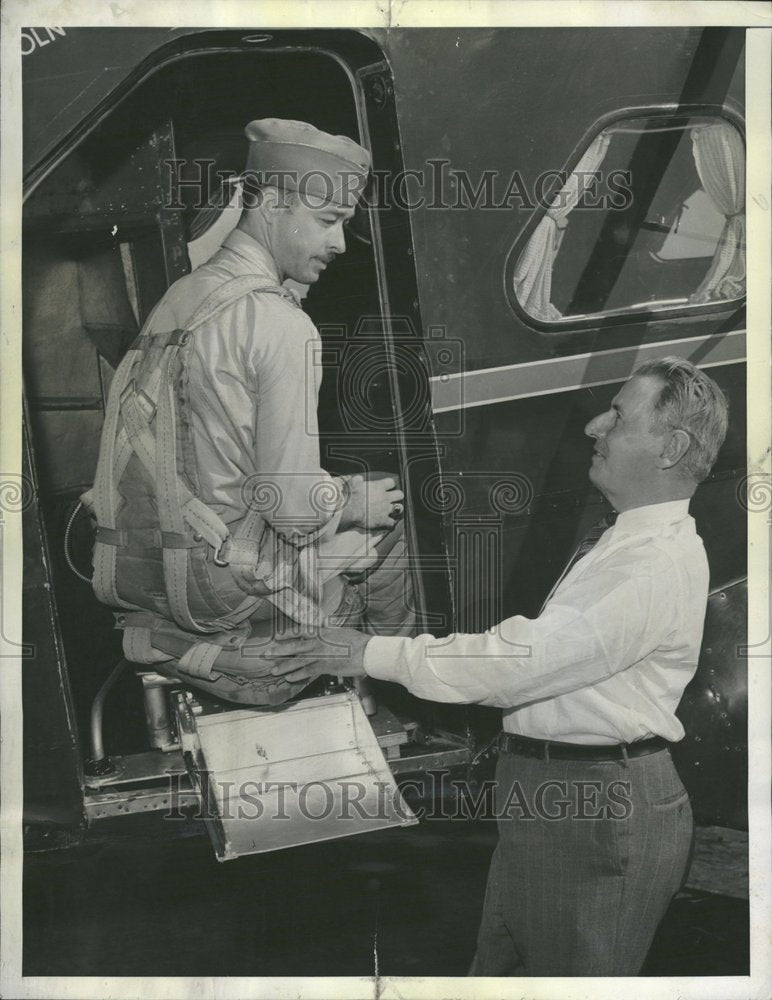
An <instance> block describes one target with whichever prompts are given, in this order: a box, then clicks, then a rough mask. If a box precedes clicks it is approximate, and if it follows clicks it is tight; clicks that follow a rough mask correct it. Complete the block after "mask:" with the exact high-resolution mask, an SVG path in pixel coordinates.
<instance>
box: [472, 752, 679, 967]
mask: <svg viewBox="0 0 772 1000" xmlns="http://www.w3.org/2000/svg"><path fill="white" fill-rule="evenodd" d="M496 779H497V791H496V795H497V817H498V824H499V843H498V846H497V848H496V850H495V853H494V855H493V860H492V863H491V869H490V873H489V876H488V887H487V891H486V895H485V904H484V909H483V916H482V922H481V926H480V931H479V937H478V943H477V954H476V956H475V960H474V962H473V964H472V968H471V969H470V975H476V976H634V975H636V974H637V973H638V972H639V971H640V968H641V966H642V964H643V962H644V960H645V958H646V954H647V952H648V950H649V947H650V945H651V941H652V938H653V937H654V933H655V931H656V929H657V925H658V924H659V922H660V920H661V919H662V917H663V915H664V913H665V910H666V909H667V906H668V904H669V902H670V900H671V899H672V897H673V895H674V894H675V893H676V892H677V891H678V890H679V888H680V887H681V885H682V883H683V881H684V878H685V876H686V870H687V865H688V861H689V855H690V849H691V843H692V833H693V823H692V812H691V806H690V805H689V798H688V795H687V793H686V791H685V789H684V787H683V785H682V783H681V781H680V779H679V777H678V774H677V773H676V770H675V767H674V766H673V762H672V759H671V757H670V752H669V751H668V750H661V751H659V752H657V753H653V754H648V755H646V756H641V757H633V758H630V759H629V760H627V761H625V760H622V761H620V762H618V763H617V762H616V761H612V762H605V761H603V762H592V761H574V760H558V759H554V758H553V759H552V760H551V761H547V760H542V759H538V758H537V759H535V758H531V757H526V756H520V755H517V754H512V753H502V754H501V756H500V758H499V762H498V768H497V772H496ZM507 807H509V808H507ZM504 812H506V814H505V815H502V813H504Z"/></svg>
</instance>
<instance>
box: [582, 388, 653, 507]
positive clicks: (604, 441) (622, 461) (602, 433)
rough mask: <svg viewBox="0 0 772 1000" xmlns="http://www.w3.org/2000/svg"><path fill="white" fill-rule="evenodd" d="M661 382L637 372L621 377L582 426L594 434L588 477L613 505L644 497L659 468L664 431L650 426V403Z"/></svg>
mask: <svg viewBox="0 0 772 1000" xmlns="http://www.w3.org/2000/svg"><path fill="white" fill-rule="evenodd" d="M661 389H662V382H661V380H660V379H659V378H656V377H654V376H650V375H642V376H639V377H638V378H631V379H630V380H629V381H628V382H625V384H624V386H623V387H622V389H621V390H620V391H619V392H618V393H617V395H616V396H615V397H614V398H613V399H612V401H611V406H610V407H609V409H608V410H607V411H606V412H605V413H600V414H598V416H597V417H594V418H593V419H592V420H591V421H590V422H589V424H587V426H586V427H585V429H584V432H585V434H587V435H588V436H589V437H592V438H595V452H594V454H593V457H592V465H591V466H590V482H591V483H593V485H595V486H597V487H598V489H599V490H600V491H601V492H602V493H603V494H604V495H605V496H606V497H607V498H608V500H610V501H611V503H612V504H613V505H614V507H615V509H616V510H617V511H620V512H621V511H623V510H628V509H629V508H631V507H637V506H639V505H640V504H641V503H645V502H646V498H647V496H648V494H649V493H650V491H651V487H652V484H653V482H654V481H655V479H656V477H657V473H658V471H659V470H660V469H661V467H662V466H661V464H660V458H661V456H662V447H663V441H664V435H662V434H658V433H655V432H653V431H652V429H651V426H652V421H653V417H654V404H655V403H656V401H657V399H658V398H659V394H660V391H661Z"/></svg>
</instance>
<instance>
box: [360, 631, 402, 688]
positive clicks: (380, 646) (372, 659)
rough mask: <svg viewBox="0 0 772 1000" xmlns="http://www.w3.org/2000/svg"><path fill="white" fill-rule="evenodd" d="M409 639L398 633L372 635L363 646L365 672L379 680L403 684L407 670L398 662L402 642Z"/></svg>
mask: <svg viewBox="0 0 772 1000" xmlns="http://www.w3.org/2000/svg"><path fill="white" fill-rule="evenodd" d="M409 641H410V640H409V639H405V638H404V637H403V636H399V635H374V636H373V637H372V639H371V640H370V641H369V642H368V643H367V645H366V646H365V655H364V661H363V662H364V668H365V673H367V674H369V676H370V677H375V678H376V679H377V680H380V681H396V682H397V683H398V684H404V683H405V681H404V680H403V679H402V678H403V675H406V673H407V672H406V670H405V667H404V664H402V663H401V662H400V660H401V657H400V652H401V650H402V646H403V645H404V643H405V642H409Z"/></svg>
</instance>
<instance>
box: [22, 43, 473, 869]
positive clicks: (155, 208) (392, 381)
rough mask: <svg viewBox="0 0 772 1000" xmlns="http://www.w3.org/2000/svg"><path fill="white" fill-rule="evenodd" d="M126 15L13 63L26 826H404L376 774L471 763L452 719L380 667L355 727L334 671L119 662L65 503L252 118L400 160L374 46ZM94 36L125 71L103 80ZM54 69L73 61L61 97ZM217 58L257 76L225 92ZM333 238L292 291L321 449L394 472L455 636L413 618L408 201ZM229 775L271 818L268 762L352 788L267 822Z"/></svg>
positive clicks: (419, 512) (423, 468)
mask: <svg viewBox="0 0 772 1000" xmlns="http://www.w3.org/2000/svg"><path fill="white" fill-rule="evenodd" d="M129 34H130V35H131V38H130V40H129V41H130V44H129V45H128V46H127V40H126V37H125V35H126V33H125V32H124V31H118V32H116V31H110V30H109V29H107V30H100V29H65V31H64V33H63V34H62V35H58V36H56V39H55V42H54V43H52V44H51V45H50V47H49V48H48V49H46V50H42V49H41V50H40V51H38V52H36V53H34V55H33V56H32V57H31V58H30V59H29V60H28V61H27V62H26V63H25V74H26V75H25V113H26V115H27V122H26V126H25V163H26V166H27V178H28V187H27V197H26V202H25V208H24V245H23V275H24V277H23V281H24V298H25V314H24V374H25V414H26V420H25V435H26V437H25V440H26V442H27V452H26V454H27V458H28V461H29V465H28V466H27V468H26V470H25V476H27V480H25V481H26V482H28V483H29V485H30V490H29V494H30V496H29V499H30V503H29V504H28V506H27V509H26V511H25V523H26V526H27V532H28V538H27V548H26V557H27V560H28V564H29V569H28V571H27V573H26V574H25V597H26V601H25V605H26V612H25V642H28V643H29V644H31V645H34V646H35V648H36V649H37V651H38V653H37V655H36V657H35V658H34V661H31V663H30V666H29V668H27V669H26V670H25V674H24V691H25V694H24V697H25V706H24V707H25V739H26V751H27V757H26V773H25V792H26V809H27V814H28V816H29V819H30V825H29V829H28V834H29V843H30V845H31V846H46V845H51V844H64V843H67V842H70V841H72V840H77V839H78V838H79V837H80V836H82V834H83V832H84V830H85V828H86V827H88V826H92V827H93V826H95V825H99V823H100V822H101V821H107V820H115V819H116V818H117V817H125V816H127V815H136V814H145V813H155V814H158V813H164V814H167V813H168V812H169V810H170V809H171V810H175V809H179V808H183V809H189V810H192V811H193V812H196V811H197V810H200V809H201V808H204V809H205V810H207V811H206V812H205V815H204V818H205V820H206V822H207V825H208V827H209V829H210V833H212V836H213V840H214V842H215V846H216V850H217V855H218V857H220V858H221V859H228V858H231V857H236V856H238V855H240V854H242V853H251V852H253V851H261V850H266V849H275V848H277V847H281V846H288V845H290V844H294V843H305V842H308V841H313V840H322V839H326V838H327V837H330V836H342V835H347V834H351V833H356V832H360V831H361V830H363V829H378V828H381V827H383V826H384V825H389V824H393V823H397V824H400V825H404V824H406V823H407V824H409V823H413V822H415V818H414V817H413V815H412V813H411V811H410V809H409V807H408V806H407V805H406V803H405V802H404V800H403V799H402V798H401V796H400V795H399V793H398V791H397V789H396V786H395V783H394V777H393V776H392V775H393V774H400V773H405V772H415V771H419V772H420V771H424V772H425V771H426V770H428V769H430V768H432V767H439V766H465V765H466V764H467V763H468V762H469V761H470V760H471V758H472V739H471V736H470V734H469V733H468V732H467V731H465V730H463V728H462V729H461V730H459V729H458V727H455V731H454V727H453V725H450V724H449V725H447V726H444V725H443V724H442V710H438V709H437V707H436V706H432V705H430V704H426V703H421V702H419V701H418V699H415V698H412V697H411V696H409V695H407V694H406V693H404V692H402V691H401V690H400V689H397V688H396V686H391V685H379V686H378V691H377V699H378V706H377V711H376V713H375V715H373V716H372V717H371V718H370V719H369V720H368V718H367V717H366V716H365V714H364V712H363V711H362V708H361V705H360V704H359V701H358V699H357V697H356V696H355V695H354V694H353V693H351V692H350V691H346V690H341V689H340V687H335V686H334V685H333V687H332V689H331V688H330V686H329V685H327V686H326V685H324V684H319V685H317V687H316V688H315V689H309V691H308V692H304V695H305V694H306V693H307V694H308V695H309V697H304V698H303V700H302V701H299V702H297V703H292V704H290V705H289V706H285V707H283V708H282V709H279V710H273V711H268V712H266V711H262V712H261V711H249V710H243V709H241V710H233V709H232V707H228V706H224V705H222V704H203V705H202V703H201V701H202V700H203V701H206V699H200V698H199V696H195V697H194V696H193V695H192V694H191V693H190V692H189V691H185V690H184V688H183V686H182V685H180V684H176V685H171V686H170V685H169V684H168V683H166V682H164V681H163V679H162V678H160V677H159V676H158V675H154V674H153V673H152V672H150V671H147V670H146V669H132V668H131V665H127V664H126V663H125V661H122V655H121V650H120V642H119V634H118V633H116V631H115V630H114V629H113V628H112V626H111V615H110V613H109V611H108V609H106V608H104V607H102V606H100V605H98V604H97V603H96V601H95V600H94V597H93V594H92V592H91V587H90V583H89V577H90V565H89V552H90V546H91V527H90V524H89V523H88V518H87V517H86V516H85V515H84V513H83V512H82V511H81V510H78V508H77V506H76V501H77V498H78V496H79V495H80V494H81V493H82V492H83V490H84V488H86V487H88V486H89V484H90V482H91V481H92V478H93V474H94V468H95V464H96V457H97V451H98V444H99V436H100V430H101V425H102V420H103V414H104V407H105V398H106V392H107V389H108V387H109V382H110V379H111V376H112V372H113V371H114V369H115V366H116V365H117V363H118V362H119V360H120V358H121V357H122V356H123V353H124V352H125V351H126V349H127V347H128V345H129V344H130V343H131V341H132V340H133V339H134V337H135V336H136V333H137V330H138V329H139V327H140V326H141V324H142V323H143V321H144V320H145V318H146V317H147V315H148V312H149V311H150V309H151V308H152V306H153V305H154V303H155V302H156V301H157V300H158V298H159V297H160V296H161V295H162V294H163V292H164V291H165V289H166V288H167V287H168V286H169V285H170V284H171V283H172V282H173V281H174V280H176V278H178V277H180V276H181V275H182V274H184V273H186V272H187V271H188V270H189V268H190V266H191V258H192V259H193V260H194V263H195V262H196V260H197V255H200V254H201V253H202V249H201V248H202V245H204V244H206V242H207V240H208V239H209V240H211V238H212V233H213V232H214V230H216V229H217V225H218V224H219V225H220V226H222V224H223V218H224V217H225V216H226V215H227V212H228V209H227V208H225V206H226V205H227V199H226V201H225V202H222V201H218V197H220V196H221V194H222V189H221V188H220V186H219V185H220V181H221V175H227V174H229V173H230V174H233V173H237V172H238V171H239V170H240V169H241V166H242V164H243V161H244V153H245V140H244V138H243V126H244V123H245V122H246V121H248V120H250V119H253V118H255V117H269V116H283V117H287V118H297V119H302V120H309V121H313V122H315V123H316V124H318V126H319V127H321V128H323V129H326V130H328V131H331V132H333V133H341V134H347V135H351V136H353V137H356V138H359V139H360V140H361V141H363V142H365V144H367V145H368V146H369V148H370V149H371V151H372V154H373V162H374V167H375V169H377V170H381V171H385V172H387V173H389V174H398V173H399V172H400V171H401V170H402V169H403V164H402V158H401V141H400V135H399V129H398V125H397V117H396V109H395V104H394V86H393V81H392V78H391V72H390V68H389V65H388V63H387V62H386V61H385V58H384V53H383V51H382V50H381V48H380V47H379V46H378V45H377V44H376V43H375V42H374V41H373V40H372V39H371V38H367V37H365V36H363V35H361V34H358V33H354V32H349V31H321V32H277V33H272V34H270V35H269V34H255V33H245V32H233V31H217V32H211V31H196V30H192V31H174V32H171V33H170V32H165V31H160V30H159V31H153V30H147V31H145V30H142V31H139V32H138V33H137V34H132V32H129ZM113 47H114V51H113ZM106 49H110V50H111V51H113V54H114V56H115V59H114V60H113V59H112V58H111V59H110V60H109V61H110V63H111V64H112V65H114V66H116V67H117V69H116V70H114V71H111V73H110V74H108V75H103V76H99V75H98V74H97V73H96V68H95V67H96V65H97V64H98V65H100V66H101V65H103V63H104V59H105V54H106ZM49 50H50V51H49ZM76 60H77V63H76ZM55 64H56V65H59V64H61V66H62V67H69V72H65V73H64V74H63V77H62V81H63V82H61V84H60V88H59V90H58V91H57V93H56V94H52V93H51V90H50V86H49V81H50V78H51V74H52V72H53V68H55ZM76 64H77V65H79V69H78V71H77V73H73V71H72V69H73V66H74V65H76ZM89 67H91V68H93V70H94V87H93V88H91V89H90V91H88V92H86V91H83V90H82V89H81V88H80V83H82V79H83V73H88V72H90V69H89ZM234 74H235V75H237V76H239V77H240V78H243V79H244V80H245V81H249V82H248V83H247V84H246V85H245V87H243V88H239V92H240V96H238V97H237V96H234V91H233V87H232V81H233V79H234ZM68 88H71V89H70V91H69V92H68ZM54 100H56V101H57V102H61V114H60V115H58V116H54V122H55V124H54V125H53V126H52V127H51V128H50V129H48V127H46V128H45V129H44V128H42V119H41V118H40V117H39V112H40V106H41V103H43V102H46V101H48V102H51V101H54ZM235 221H236V220H235V219H234V220H233V221H232V224H235ZM226 224H227V223H226ZM213 227H214V229H213ZM348 243H349V250H348V253H347V254H346V255H345V257H344V258H342V259H341V261H340V262H339V266H338V267H336V268H335V269H331V272H330V274H329V275H326V276H325V280H324V282H322V283H320V285H319V286H318V287H315V288H313V289H312V290H311V292H310V293H309V295H308V299H307V301H306V303H305V306H306V308H307V311H308V312H309V314H310V315H311V317H312V318H313V320H314V322H315V324H316V325H317V327H318V328H319V330H320V332H321V334H322V340H323V350H322V356H321V358H320V359H319V363H321V364H322V366H323V367H324V371H325V375H324V382H323V387H322V396H321V400H320V412H319V417H320V429H321V433H322V442H321V443H322V465H323V466H324V467H325V468H327V469H329V470H330V471H332V472H337V473H345V472H354V471H360V470H370V469H384V470H389V471H394V472H396V473H398V474H399V475H400V476H401V478H402V480H403V482H404V483H405V485H406V492H407V494H408V498H409V502H410V505H411V517H410V518H408V532H409V545H410V549H411V557H414V562H415V566H414V568H413V569H411V570H409V571H410V572H412V573H413V577H414V587H415V591H416V601H417V605H418V611H419V614H420V616H421V618H422V620H423V621H424V622H425V624H426V627H427V628H433V629H436V630H439V629H442V628H444V629H445V630H448V629H449V628H450V626H451V621H450V619H449V617H448V616H447V615H445V616H438V615H436V614H434V615H427V612H426V601H425V594H424V577H423V575H422V573H421V572H418V571H417V570H418V568H420V567H429V570H430V572H431V574H432V578H433V582H434V587H435V590H442V589H443V588H444V590H445V594H446V598H447V597H448V595H449V582H448V581H449V577H448V572H447V565H446V560H445V555H444V546H443V540H442V530H441V525H440V523H439V518H438V517H437V514H436V511H432V510H429V511H428V512H427V511H426V510H424V509H423V499H422V497H423V493H422V489H421V486H422V484H423V483H425V482H427V481H430V480H432V479H435V480H436V479H437V477H438V474H439V468H438V453H437V445H436V440H435V436H434V428H433V419H432V412H431V400H430V389H429V368H428V365H427V363H426V361H425V359H424V353H423V345H422V323H421V317H420V313H419V302H418V292H417V284H416V276H415V257H414V251H413V245H412V237H411V230H410V222H409V216H408V214H407V213H405V212H403V211H399V210H398V209H397V208H396V207H394V206H392V207H391V208H390V209H386V210H383V211H374V210H373V211H368V210H363V211H360V212H359V213H358V216H357V217H356V218H355V219H354V222H353V225H352V232H351V235H350V237H349V240H348ZM215 247H216V244H215V245H214V246H212V248H211V249H212V251H213V250H214V249H215ZM41 651H42V652H43V655H41ZM116 665H117V666H116ZM438 713H439V714H438ZM41 733H46V737H45V739H41V738H40V735H39V734H41ZM223 734H225V735H223ZM293 747H294V750H293V749H292V748H293ZM236 772H238V775H239V778H240V779H243V780H245V781H247V782H250V783H251V784H250V786H249V787H250V790H251V793H252V799H251V800H250V801H249V802H248V803H246V802H244V801H241V802H240V804H239V805H238V810H237V811H240V815H241V817H242V818H243V815H242V814H244V810H245V809H247V808H251V809H252V811H253V812H254V811H255V810H262V811H263V812H264V813H265V814H267V813H268V812H269V806H268V799H266V798H265V797H263V798H262V799H261V800H260V803H259V805H255V802H254V789H255V785H260V786H261V787H262V785H264V784H265V783H266V782H268V783H270V782H275V781H277V780H280V781H281V782H287V783H289V784H290V785H295V786H297V785H298V784H300V785H301V786H305V785H307V784H308V783H309V782H311V783H313V782H317V783H321V785H319V784H317V786H316V787H317V794H319V788H320V787H322V786H323V787H325V788H327V789H333V794H335V795H338V797H339V798H340V796H341V795H342V796H349V797H350V796H351V795H357V794H360V796H361V802H359V800H357V802H358V809H355V810H353V811H352V809H351V808H349V812H352V822H351V823H343V824H337V825H336V824H333V823H332V822H329V823H324V822H322V821H317V822H314V823H308V822H304V820H303V816H302V815H300V813H299V812H298V810H297V808H296V810H295V813H294V814H293V819H292V820H291V822H288V823H285V824H278V825H275V826H276V829H274V828H273V827H272V828H271V829H272V830H273V832H272V833H271V834H270V836H269V835H268V833H267V829H268V828H267V827H266V826H264V825H263V826H261V825H260V823H259V821H258V820H254V822H253V823H252V825H251V826H249V824H244V823H241V822H240V820H233V819H232V817H231V813H232V811H233V808H235V805H236V804H235V803H234V801H228V800H227V796H226V797H225V798H223V797H222V795H221V792H222V789H223V788H224V787H226V786H227V784H228V782H229V781H231V779H232V778H233V775H234V773H236ZM277 774H279V775H280V779H277V777H276V775H277ZM340 781H344V785H340V784H339V782H340ZM336 783H338V784H336ZM346 783H347V784H346ZM355 786H356V791H352V789H354V788H355ZM336 788H344V789H347V790H344V791H335V789H336ZM361 789H364V791H361V792H360V791H359V790H361ZM260 794H261V795H270V794H271V793H268V792H265V793H264V792H263V791H261V793H260ZM296 794H297V793H296ZM308 794H310V793H308ZM325 794H326V793H325ZM339 798H338V799H336V800H335V802H334V805H335V809H336V811H337V812H339V811H340V808H339V807H342V806H343V805H345V803H341V801H339ZM295 801H296V804H297V800H295ZM384 802H387V803H388V809H387V810H386V813H384ZM274 805H276V802H275V800H274V801H273V803H272V805H271V808H273V806H274ZM318 805H319V803H318V802H317V803H316V804H315V806H314V807H313V808H312V807H311V806H309V808H312V811H315V810H316V806H318ZM322 805H323V803H322ZM350 805H351V804H350V803H349V806H350ZM301 811H302V810H301ZM364 814H367V816H368V817H370V816H372V817H373V818H370V819H369V820H368V821H365V820H363V819H362V816H363V815H364ZM357 816H359V821H357ZM234 823H235V825H234ZM279 827H281V831H282V832H281V836H280V837H279V839H278V840H277V839H276V837H275V833H276V830H278V829H279ZM245 831H247V832H245Z"/></svg>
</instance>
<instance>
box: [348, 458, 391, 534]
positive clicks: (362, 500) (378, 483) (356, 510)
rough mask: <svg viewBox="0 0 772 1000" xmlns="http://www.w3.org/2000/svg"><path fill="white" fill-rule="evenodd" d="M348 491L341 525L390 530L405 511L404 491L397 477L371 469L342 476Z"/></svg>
mask: <svg viewBox="0 0 772 1000" xmlns="http://www.w3.org/2000/svg"><path fill="white" fill-rule="evenodd" d="M341 479H342V480H343V482H344V486H345V489H346V491H347V494H348V499H347V500H346V505H345V506H344V508H343V512H342V514H341V519H340V527H341V528H364V529H365V530H367V531H391V529H392V528H393V527H394V524H395V523H396V521H398V520H399V519H400V518H401V517H402V515H403V514H404V511H405V494H404V493H403V492H402V490H401V489H400V488H399V483H398V482H397V480H396V479H395V478H394V476H390V475H387V474H386V473H383V472H372V473H368V474H367V475H366V476H364V475H360V474H359V473H357V474H356V475H353V476H341Z"/></svg>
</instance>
